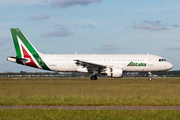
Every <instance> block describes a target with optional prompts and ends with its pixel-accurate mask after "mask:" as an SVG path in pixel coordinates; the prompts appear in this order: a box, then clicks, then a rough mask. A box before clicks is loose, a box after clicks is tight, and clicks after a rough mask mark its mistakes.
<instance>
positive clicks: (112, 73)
mask: <svg viewBox="0 0 180 120" xmlns="http://www.w3.org/2000/svg"><path fill="white" fill-rule="evenodd" d="M106 74H107V76H108V77H123V68H122V67H112V68H106Z"/></svg>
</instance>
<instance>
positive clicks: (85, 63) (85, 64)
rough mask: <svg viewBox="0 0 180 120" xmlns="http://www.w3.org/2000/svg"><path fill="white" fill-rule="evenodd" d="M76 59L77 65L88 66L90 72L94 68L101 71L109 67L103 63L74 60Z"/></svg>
mask: <svg viewBox="0 0 180 120" xmlns="http://www.w3.org/2000/svg"><path fill="white" fill-rule="evenodd" d="M74 61H76V63H75V64H76V65H78V66H83V67H86V68H87V69H88V72H92V71H93V70H96V71H98V72H99V73H100V72H102V71H103V70H104V69H105V68H106V67H107V66H106V65H101V64H97V63H92V62H87V61H82V60H74Z"/></svg>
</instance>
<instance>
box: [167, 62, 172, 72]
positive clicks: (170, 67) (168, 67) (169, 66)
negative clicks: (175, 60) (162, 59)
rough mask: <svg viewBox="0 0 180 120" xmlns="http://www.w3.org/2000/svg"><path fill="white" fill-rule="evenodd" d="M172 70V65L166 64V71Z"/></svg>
mask: <svg viewBox="0 0 180 120" xmlns="http://www.w3.org/2000/svg"><path fill="white" fill-rule="evenodd" d="M172 68H173V65H172V64H171V63H170V62H168V64H167V69H168V70H170V69H172Z"/></svg>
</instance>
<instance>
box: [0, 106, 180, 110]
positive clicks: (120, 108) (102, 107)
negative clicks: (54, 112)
mask: <svg viewBox="0 0 180 120" xmlns="http://www.w3.org/2000/svg"><path fill="white" fill-rule="evenodd" d="M0 109H66V110H105V109H111V110H180V106H0Z"/></svg>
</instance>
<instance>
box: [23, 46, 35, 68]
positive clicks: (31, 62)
mask: <svg viewBox="0 0 180 120" xmlns="http://www.w3.org/2000/svg"><path fill="white" fill-rule="evenodd" d="M21 47H22V50H23V53H24V58H29V59H30V62H27V63H25V64H26V65H28V66H31V67H36V68H38V66H37V65H36V64H35V62H34V61H33V59H32V58H31V56H30V55H29V54H28V52H27V51H26V50H25V49H24V47H23V46H22V45H21Z"/></svg>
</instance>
